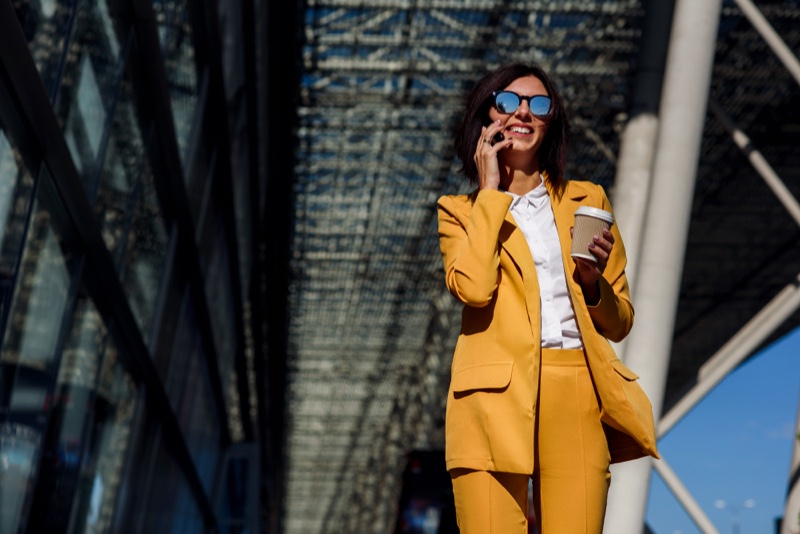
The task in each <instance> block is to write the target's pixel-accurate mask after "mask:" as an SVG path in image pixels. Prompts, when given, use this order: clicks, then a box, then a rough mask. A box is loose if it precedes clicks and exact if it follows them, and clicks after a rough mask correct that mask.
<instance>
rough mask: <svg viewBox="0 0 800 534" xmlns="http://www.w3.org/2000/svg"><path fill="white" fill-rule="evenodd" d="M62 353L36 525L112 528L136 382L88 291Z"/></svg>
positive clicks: (32, 524) (39, 528) (35, 528)
mask: <svg viewBox="0 0 800 534" xmlns="http://www.w3.org/2000/svg"><path fill="white" fill-rule="evenodd" d="M74 309H75V311H74V313H73V316H72V324H71V326H70V331H69V335H68V337H67V340H66V343H65V346H64V351H63V354H62V356H61V364H60V368H59V372H58V378H57V381H56V390H55V395H54V396H53V406H52V410H51V412H50V417H49V419H48V425H47V431H46V433H45V440H44V445H43V454H42V460H41V465H40V468H39V474H38V478H37V482H36V490H35V497H34V498H35V500H34V504H33V509H34V510H36V511H37V513H36V514H33V515H32V516H31V518H30V520H29V524H28V530H29V531H30V532H55V531H63V529H64V527H66V526H68V527H69V528H68V531H69V532H86V531H89V532H106V531H109V529H110V526H111V520H112V518H113V513H114V505H115V502H116V494H117V489H118V486H119V483H120V477H121V470H122V465H123V459H124V456H125V451H126V450H127V446H128V436H129V435H130V429H131V422H132V420H133V414H134V411H135V406H136V389H135V387H134V385H133V381H132V380H131V378H130V377H129V376H128V375H127V374H126V373H125V372H124V370H123V369H122V367H121V365H120V364H119V362H118V358H117V351H116V348H115V347H114V345H113V344H111V342H110V340H109V339H108V336H107V332H106V328H105V325H104V324H103V321H102V319H101V317H100V315H99V313H98V312H97V309H96V308H95V306H94V303H93V302H92V301H91V300H90V299H89V297H88V296H87V295H85V294H83V293H81V294H80V295H79V296H78V299H77V302H76V305H75V308H74Z"/></svg>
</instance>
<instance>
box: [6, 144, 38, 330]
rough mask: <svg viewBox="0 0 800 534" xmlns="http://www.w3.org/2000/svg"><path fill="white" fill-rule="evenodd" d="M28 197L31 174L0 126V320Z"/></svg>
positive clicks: (16, 258)
mask: <svg viewBox="0 0 800 534" xmlns="http://www.w3.org/2000/svg"><path fill="white" fill-rule="evenodd" d="M32 200H33V177H32V176H31V175H30V173H29V172H28V171H27V169H26V168H25V165H24V164H23V163H22V158H21V157H20V154H19V152H17V151H16V149H15V148H14V147H12V146H11V145H10V144H9V142H8V139H7V138H6V136H5V133H4V132H3V131H2V130H0V324H2V317H3V316H4V315H5V311H6V302H7V300H8V298H9V296H10V294H11V284H12V282H13V276H14V273H15V272H16V269H17V261H18V259H19V249H20V246H21V245H22V237H23V235H24V233H25V221H26V219H27V217H28V210H29V209H30V203H31V201H32Z"/></svg>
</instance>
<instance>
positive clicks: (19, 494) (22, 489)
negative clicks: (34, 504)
mask: <svg viewBox="0 0 800 534" xmlns="http://www.w3.org/2000/svg"><path fill="white" fill-rule="evenodd" d="M39 439H40V435H39V432H38V431H36V430H35V429H33V428H30V427H27V426H24V425H19V424H15V423H0V532H9V533H11V532H19V530H20V529H21V527H22V526H23V521H24V516H25V515H26V514H27V511H28V509H29V508H30V501H31V497H32V493H31V489H32V488H33V474H34V465H35V462H36V458H37V456H38V452H37V449H38V447H39Z"/></svg>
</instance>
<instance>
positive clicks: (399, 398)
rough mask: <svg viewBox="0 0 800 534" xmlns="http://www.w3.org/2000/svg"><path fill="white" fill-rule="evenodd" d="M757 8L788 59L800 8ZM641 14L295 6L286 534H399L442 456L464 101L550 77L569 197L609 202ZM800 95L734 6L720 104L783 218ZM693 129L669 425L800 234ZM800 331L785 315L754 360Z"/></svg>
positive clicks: (793, 185)
mask: <svg viewBox="0 0 800 534" xmlns="http://www.w3.org/2000/svg"><path fill="white" fill-rule="evenodd" d="M651 3H653V2H651ZM759 7H760V9H761V11H762V13H763V14H764V16H765V17H766V19H767V20H769V22H770V24H771V25H772V26H773V27H774V28H775V30H776V31H777V33H778V34H779V35H780V36H781V37H782V38H783V40H784V41H785V42H786V44H787V45H788V47H789V48H790V49H791V50H798V49H799V48H800V30H799V29H798V28H800V25H798V23H797V22H798V18H800V5H799V4H798V2H797V1H784V2H770V3H766V2H763V4H761V5H759ZM646 9H648V6H647V5H646V3H645V2H641V1H634V0H614V1H603V2H600V1H580V0H576V1H557V0H552V1H546V0H536V1H534V0H527V1H525V0H496V1H489V0H463V1H462V0H459V1H457V0H427V1H426V0H386V1H382V0H327V1H322V0H307V1H306V3H305V6H304V9H303V10H302V20H301V23H302V34H301V35H300V38H301V39H302V54H301V61H302V78H301V83H300V91H299V102H298V107H297V116H298V124H297V132H296V137H297V148H296V151H295V154H294V155H293V158H294V161H295V173H294V174H295V176H294V182H293V199H292V202H293V217H294V219H293V234H292V241H291V251H290V266H289V277H290V280H289V286H288V287H289V289H288V317H289V322H288V342H287V347H288V349H287V352H288V354H287V369H286V374H287V407H286V413H287V421H286V431H285V432H286V439H285V458H286V462H285V486H284V487H285V497H284V502H283V510H284V520H283V524H284V528H285V530H286V532H290V533H312V532H313V533H316V532H389V531H392V529H393V528H394V522H395V520H396V514H397V509H396V508H397V502H398V497H399V493H400V477H401V473H402V470H403V468H404V463H405V461H404V458H405V455H406V453H407V452H408V451H410V450H412V449H428V448H441V447H442V446H443V420H444V400H445V398H446V389H447V384H448V380H449V363H450V356H451V354H452V349H453V346H454V343H455V337H456V335H457V332H458V328H459V317H458V312H459V306H457V305H456V303H455V302H454V301H453V299H452V297H451V296H450V295H449V294H448V293H447V291H446V289H445V288H444V283H443V277H442V274H441V258H440V255H439V251H438V244H437V241H436V219H435V201H436V199H437V197H438V196H439V195H441V194H447V193H454V192H459V191H467V190H468V189H469V187H468V185H467V184H466V183H465V182H464V181H463V179H462V178H461V177H460V176H459V175H458V173H457V169H458V166H459V165H458V162H457V161H456V160H455V158H454V153H453V149H452V141H451V133H452V130H453V128H454V126H455V123H456V121H457V120H458V113H459V106H460V102H461V98H462V96H463V94H464V92H465V90H466V89H468V88H469V87H470V84H471V83H473V82H474V81H475V80H476V79H477V78H478V77H479V76H480V75H481V74H482V73H484V72H487V71H488V70H489V69H491V68H493V67H496V66H498V65H500V64H502V63H506V62H510V61H515V60H521V61H536V62H539V63H540V64H542V66H544V67H545V69H546V70H548V71H549V72H550V73H551V74H552V75H553V77H554V80H555V82H556V84H557V86H558V87H559V89H560V91H561V93H562V95H563V97H564V99H565V102H566V103H567V106H568V111H569V113H570V117H571V121H572V125H573V139H572V142H571V156H570V165H569V168H568V174H569V176H570V178H572V179H581V180H591V181H594V182H596V183H599V184H602V185H603V186H605V187H606V188H607V189H609V190H613V182H614V175H615V172H616V159H617V154H618V153H619V148H620V135H621V132H622V129H623V127H624V125H625V124H626V123H627V121H628V119H629V112H630V110H631V107H632V102H633V100H634V97H635V95H634V89H633V87H634V79H635V74H636V71H637V66H638V58H639V56H638V49H639V46H640V44H641V43H642V40H643V38H646V36H643V32H642V27H643V20H644V17H645V12H646ZM799 93H800V91H798V85H797V84H796V83H795V82H794V80H792V79H791V77H790V76H789V75H788V73H787V71H786V69H785V68H784V67H783V65H781V63H780V62H779V61H778V60H777V59H776V58H775V56H774V55H773V54H772V53H771V51H770V50H769V49H768V48H767V47H766V46H764V44H763V40H762V39H761V37H760V35H759V34H758V33H757V31H756V30H755V29H754V28H753V26H752V24H750V23H749V22H748V20H746V18H745V17H744V16H743V15H742V13H741V11H740V9H739V8H738V7H737V6H736V5H735V4H734V3H733V2H732V1H730V2H725V3H724V4H723V8H722V18H721V20H720V28H719V35H718V37H717V48H716V58H715V63H714V72H713V77H712V86H711V98H712V99H713V100H714V101H715V102H717V103H718V105H719V106H720V107H721V108H722V109H724V110H726V112H727V113H728V114H730V115H731V116H733V117H734V119H735V121H736V122H737V123H738V124H739V126H740V127H741V128H742V129H743V130H744V131H746V132H748V134H749V135H750V137H751V139H752V144H753V146H755V147H758V148H759V150H760V151H761V153H762V154H763V157H764V158H765V159H766V160H767V161H769V163H770V164H771V165H772V167H773V168H774V169H775V172H776V173H777V174H778V175H779V176H781V177H782V178H783V182H784V183H785V184H786V186H787V188H788V191H789V192H791V193H792V194H793V195H794V196H795V197H797V196H800V175H799V174H800V165H798V163H799V162H798V159H800V152H798V150H797V143H796V136H797V131H798V128H799V127H800V107H798V106H797V105H796V102H797V101H798V96H800V94H799ZM697 121H705V127H704V130H703V131H704V133H703V141H702V146H701V151H700V166H699V170H698V175H697V181H696V186H695V194H694V203H693V206H692V209H691V221H690V231H689V238H688V242H687V249H686V260H685V264H684V270H683V278H682V282H681V289H680V298H679V304H678V310H677V322H676V325H675V330H674V334H673V348H672V353H671V354H672V355H671V360H670V365H669V373H668V377H667V386H666V394H665V403H664V406H665V411H666V410H668V409H669V408H670V407H671V406H673V405H674V404H675V403H676V402H677V401H678V400H679V399H680V397H681V392H682V391H684V390H686V389H687V388H689V387H691V386H692V384H693V383H694V382H695V381H697V376H698V372H699V370H700V368H701V366H702V365H703V364H704V363H705V362H706V361H707V360H708V359H709V358H710V357H711V356H712V355H713V354H714V353H715V352H717V350H718V349H719V348H720V347H722V346H723V345H724V344H725V342H726V341H727V340H728V339H729V338H730V337H731V336H732V335H733V334H734V333H736V332H737V331H738V330H739V329H740V328H741V327H742V326H743V325H745V323H747V322H748V320H749V319H750V318H751V317H752V316H753V315H754V314H755V313H756V312H757V311H758V310H760V309H761V308H762V307H764V306H765V305H766V304H767V303H768V302H769V301H770V300H771V299H772V298H773V297H774V296H775V295H776V294H777V293H778V292H779V291H780V290H781V288H782V287H783V286H784V285H785V284H786V283H787V281H789V280H792V279H793V277H794V276H796V275H797V273H798V272H800V255H798V253H797V247H796V246H795V245H793V243H797V242H798V241H799V240H800V230H798V228H797V226H796V225H795V224H794V222H793V221H792V220H791V219H790V218H789V217H788V215H787V213H786V211H785V210H783V209H782V208H781V207H780V205H779V203H778V201H777V199H776V198H775V196H774V195H773V194H772V192H771V191H770V190H769V189H768V188H767V187H766V186H765V185H764V184H763V182H761V180H760V178H759V177H758V175H757V174H756V173H754V172H752V170H751V168H750V166H749V163H748V161H747V159H746V157H745V156H744V155H742V153H741V152H740V151H739V149H738V148H737V147H736V145H734V144H733V143H731V142H730V140H729V135H728V133H727V131H726V130H725V128H724V126H723V124H721V123H720V122H719V121H717V120H716V119H715V118H714V117H713V116H712V115H710V114H709V115H707V116H706V117H702V116H698V117H697ZM286 157H290V156H289V155H288V154H287V155H286ZM271 179H272V180H274V179H275V177H271ZM287 179H289V177H287ZM621 230H622V232H623V235H625V228H621ZM640 283H644V282H640ZM798 324H800V313H798V312H797V311H794V312H793V313H792V314H790V315H789V317H788V318H787V319H786V320H785V321H784V322H783V323H782V325H781V326H780V327H779V328H777V329H776V330H774V332H773V333H772V334H771V335H769V336H767V337H765V338H764V340H763V342H761V343H759V344H758V347H761V346H763V345H764V344H765V343H768V342H770V341H772V340H774V339H776V338H777V337H778V336H780V335H781V334H783V333H785V332H786V331H788V330H789V329H791V328H793V327H795V326H797V325H798ZM758 347H756V348H758ZM751 353H752V352H751Z"/></svg>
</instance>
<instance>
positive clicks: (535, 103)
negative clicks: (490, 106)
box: [492, 91, 550, 118]
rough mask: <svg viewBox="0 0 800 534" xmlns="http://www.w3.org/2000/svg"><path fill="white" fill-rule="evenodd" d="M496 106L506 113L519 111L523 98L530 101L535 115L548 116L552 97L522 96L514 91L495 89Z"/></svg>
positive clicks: (498, 109)
mask: <svg viewBox="0 0 800 534" xmlns="http://www.w3.org/2000/svg"><path fill="white" fill-rule="evenodd" d="M492 95H494V107H496V108H497V111H499V112H500V113H503V114H504V115H510V114H512V113H514V112H515V111H517V108H518V107H519V106H520V104H522V101H523V100H527V101H528V107H529V108H531V113H532V114H533V116H534V117H539V118H542V117H546V116H547V115H548V114H549V113H550V97H549V96H545V95H534V96H521V95H518V94H517V93H515V92H513V91H494V92H493V93H492Z"/></svg>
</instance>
